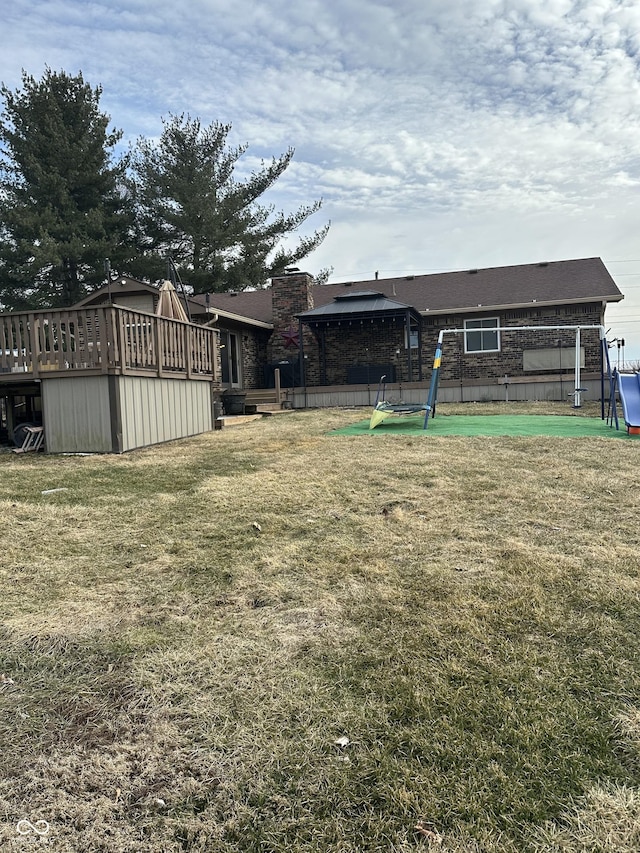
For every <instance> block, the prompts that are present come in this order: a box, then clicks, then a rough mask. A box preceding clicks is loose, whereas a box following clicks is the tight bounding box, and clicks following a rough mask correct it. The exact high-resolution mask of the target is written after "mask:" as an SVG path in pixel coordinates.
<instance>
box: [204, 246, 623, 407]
mask: <svg viewBox="0 0 640 853" xmlns="http://www.w3.org/2000/svg"><path fill="white" fill-rule="evenodd" d="M622 298H623V296H622V293H621V292H620V290H619V289H618V287H617V286H616V284H615V282H614V281H613V279H612V278H611V276H610V275H609V273H608V271H607V269H606V267H605V266H604V264H603V263H602V261H601V260H600V259H599V258H584V259H577V260H568V261H556V262H542V263H537V264H525V265H518V266H506V267H494V268H490V269H471V270H464V271H459V272H450V273H439V274H431V275H416V276H404V277H398V278H388V279H378V278H377V277H376V278H374V279H373V280H369V281H358V282H345V283H341V284H323V285H318V284H315V282H314V281H313V278H312V277H311V276H310V275H309V274H307V273H305V272H300V271H299V270H291V271H289V272H288V273H287V274H286V275H284V276H281V277H279V278H274V279H273V281H272V285H271V287H270V288H269V289H267V290H257V291H243V292H240V293H215V294H210V295H208V296H206V297H205V296H196V297H193V299H194V301H196V302H199V303H200V304H201V306H202V307H205V304H206V306H207V307H208V310H210V311H215V312H218V315H219V318H220V321H221V322H223V321H224V322H225V323H228V321H229V320H230V319H233V323H234V326H233V328H231V326H229V325H228V326H227V334H228V335H229V338H228V340H232V341H233V342H234V343H233V347H234V353H235V357H236V359H237V364H236V371H237V373H236V376H237V381H238V383H239V384H241V385H243V386H244V387H245V388H247V389H252V388H263V387H269V386H270V385H273V374H274V370H275V368H276V367H278V368H279V369H280V372H281V375H282V381H283V384H287V385H289V386H290V387H291V388H292V391H291V399H292V402H293V405H294V407H303V406H323V405H366V404H369V403H371V402H372V399H373V398H374V397H375V390H376V385H377V382H378V380H379V378H380V377H381V376H382V375H385V376H386V377H387V382H391V383H394V384H395V385H396V387H397V390H398V392H399V393H400V392H401V393H402V396H403V398H404V399H406V400H407V401H409V402H419V401H420V400H421V399H422V400H423V399H424V398H425V393H426V391H425V386H427V385H428V381H429V376H430V373H431V365H432V361H433V356H434V352H435V348H436V342H437V338H438V334H439V332H440V331H441V330H442V329H459V330H461V331H460V332H459V333H456V334H451V335H448V336H447V338H446V340H445V346H444V352H443V359H442V368H441V374H440V376H441V378H440V393H439V399H440V400H442V401H448V400H449V401H457V400H464V401H470V400H485V399H487V400H488V399H496V400H504V399H505V397H506V396H507V395H508V397H509V398H510V399H566V398H567V395H568V393H569V392H570V391H571V390H572V387H573V386H572V382H573V371H574V367H575V361H576V358H575V355H576V353H575V346H576V336H575V331H574V329H575V328H576V327H577V326H582V327H588V326H601V325H603V324H604V315H605V309H606V306H607V304H608V303H610V302H618V301H620V300H621V299H622ZM551 326H556V327H557V326H560V327H571V328H561V329H547V330H546V331H545V327H551ZM522 327H535V328H533V329H527V328H525V329H523V328H522ZM508 329H513V332H510V331H505V330H508ZM601 355H602V350H601V346H600V341H599V333H598V331H597V330H596V329H586V330H585V331H584V333H583V334H582V335H581V339H580V364H581V368H582V373H581V380H582V384H583V385H584V387H586V388H587V389H588V393H589V395H590V396H591V397H592V398H599V397H600V393H601V392H600V381H599V380H600V376H601Z"/></svg>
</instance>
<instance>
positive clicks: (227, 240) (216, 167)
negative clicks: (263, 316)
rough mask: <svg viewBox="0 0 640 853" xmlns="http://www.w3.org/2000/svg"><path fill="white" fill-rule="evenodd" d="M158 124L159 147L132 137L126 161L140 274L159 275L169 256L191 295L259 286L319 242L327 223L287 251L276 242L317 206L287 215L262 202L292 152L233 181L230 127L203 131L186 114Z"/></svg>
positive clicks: (235, 156)
mask: <svg viewBox="0 0 640 853" xmlns="http://www.w3.org/2000/svg"><path fill="white" fill-rule="evenodd" d="M163 124H164V127H163V131H162V134H161V137H160V140H159V142H157V143H154V142H152V141H149V140H146V139H140V140H138V143H137V146H136V148H135V150H134V152H133V154H132V159H131V167H132V168H131V180H130V192H131V195H132V197H133V198H134V200H135V208H136V221H137V226H136V227H137V232H138V240H139V244H140V247H141V255H140V256H139V258H138V261H137V263H138V264H139V270H138V271H139V274H141V275H146V276H149V275H152V276H153V275H155V276H158V277H159V276H161V275H162V274H163V270H164V264H165V260H166V258H167V256H170V257H171V259H172V261H173V263H174V264H175V266H176V268H177V270H178V272H179V274H180V276H181V278H182V279H183V281H184V282H185V283H188V284H189V285H190V286H191V287H192V288H193V290H194V292H195V293H203V292H206V291H216V290H218V291H221V290H242V289H245V288H248V287H262V286H264V285H265V284H266V283H267V279H269V278H270V277H271V276H273V275H278V274H280V273H282V272H283V271H284V269H285V268H286V267H287V266H290V265H291V264H295V263H297V262H299V261H300V260H302V259H303V258H305V257H306V256H307V255H309V254H310V253H311V252H312V251H313V250H314V249H315V248H316V247H317V246H319V245H320V243H321V242H322V241H323V240H324V238H325V236H326V234H327V232H328V229H329V225H328V224H327V225H325V226H324V227H323V228H321V229H319V230H317V231H315V232H314V233H313V234H312V235H311V236H307V237H301V238H298V241H297V243H296V244H295V245H294V246H293V247H285V246H283V245H282V240H283V238H286V237H288V236H290V235H292V234H293V233H294V232H296V231H297V230H298V228H299V227H300V226H301V225H302V224H303V223H304V222H305V221H306V220H307V219H308V217H310V216H311V215H312V214H314V213H316V212H317V211H318V210H319V209H320V207H321V204H322V203H321V201H316V202H313V203H312V204H309V205H305V206H303V207H301V208H300V209H299V210H297V211H296V212H294V213H292V214H285V213H282V212H276V211H275V210H274V209H273V207H271V206H266V205H264V204H262V203H261V202H260V199H261V198H262V196H263V195H264V193H265V192H266V191H267V190H268V189H269V188H270V187H272V186H273V184H274V183H275V182H276V181H277V179H278V178H279V177H280V176H281V175H282V174H283V172H284V171H285V170H286V169H287V167H288V166H289V164H290V163H291V159H292V157H293V153H294V152H293V149H291V148H290V149H289V150H287V151H286V152H285V153H284V154H283V155H282V156H281V157H276V158H274V159H273V160H272V161H271V162H270V163H263V164H262V166H261V168H260V169H258V170H257V171H254V172H253V173H252V174H251V175H250V176H249V177H248V178H244V179H238V178H237V177H236V176H235V169H236V166H237V164H238V160H239V159H240V158H241V157H242V155H243V154H244V153H245V151H246V150H247V146H246V145H243V146H240V147H238V148H233V147H230V146H229V145H228V144H227V139H228V136H229V132H230V130H231V125H228V124H221V123H219V122H214V123H212V124H211V125H209V126H208V127H203V126H202V125H201V123H200V121H199V120H198V119H191V118H190V117H189V116H184V115H181V116H170V117H169V119H168V120H166V121H164V122H163Z"/></svg>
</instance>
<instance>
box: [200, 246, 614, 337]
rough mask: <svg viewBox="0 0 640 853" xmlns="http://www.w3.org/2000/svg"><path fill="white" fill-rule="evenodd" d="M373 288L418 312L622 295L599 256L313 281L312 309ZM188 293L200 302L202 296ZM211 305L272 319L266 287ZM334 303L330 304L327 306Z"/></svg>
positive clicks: (213, 299)
mask: <svg viewBox="0 0 640 853" xmlns="http://www.w3.org/2000/svg"><path fill="white" fill-rule="evenodd" d="M366 291H369V292H371V291H374V292H376V293H380V294H382V295H383V296H386V297H388V298H390V299H398V300H401V302H403V303H405V304H406V305H409V306H411V307H412V308H415V309H416V310H417V311H418V312H420V313H421V314H427V313H429V314H454V313H469V312H471V311H474V312H477V311H492V310H494V311H495V310H504V309H506V308H526V307H531V306H532V305H533V304H534V303H535V304H537V305H538V306H544V305H559V304H560V305H561V304H574V303H578V302H619V301H620V300H621V299H623V298H624V297H623V295H622V293H621V292H620V290H619V289H618V287H617V285H616V283H615V282H614V280H613V279H612V278H611V275H610V274H609V272H608V270H607V268H606V267H605V265H604V264H603V263H602V261H601V260H600V258H581V259H577V260H568V261H552V262H549V263H546V262H543V263H537V264H520V265H517V266H508V267H490V268H488V269H478V270H460V271H458V272H447V273H434V274H429V275H416V276H403V277H398V278H387V279H373V280H369V281H357V282H344V283H342V284H321V285H320V284H316V285H314V286H313V299H314V309H313V310H314V311H316V310H317V309H319V308H321V307H322V306H326V305H328V304H329V303H333V302H334V300H336V299H339V298H340V297H341V296H343V295H347V294H354V293H358V292H366ZM193 299H194V300H195V301H197V302H200V303H201V304H204V302H205V297H204V296H196V297H193ZM209 299H210V303H209V304H210V306H211V308H212V309H214V310H217V311H221V312H231V313H232V314H234V315H235V316H236V317H245V318H247V319H248V320H249V321H251V320H254V321H259V322H260V323H267V324H271V323H273V311H272V305H271V290H269V289H266V290H253V291H248V290H247V291H242V292H239V293H212V294H210V296H209ZM332 307H334V306H332Z"/></svg>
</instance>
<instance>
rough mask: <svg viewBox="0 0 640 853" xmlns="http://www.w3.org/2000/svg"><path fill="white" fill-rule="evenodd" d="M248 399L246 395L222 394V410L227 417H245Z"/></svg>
mask: <svg viewBox="0 0 640 853" xmlns="http://www.w3.org/2000/svg"><path fill="white" fill-rule="evenodd" d="M246 399H247V395H246V394H241V393H235V392H234V393H232V394H222V395H221V397H220V400H221V401H222V408H223V410H224V413H225V415H244V404H245V400H246Z"/></svg>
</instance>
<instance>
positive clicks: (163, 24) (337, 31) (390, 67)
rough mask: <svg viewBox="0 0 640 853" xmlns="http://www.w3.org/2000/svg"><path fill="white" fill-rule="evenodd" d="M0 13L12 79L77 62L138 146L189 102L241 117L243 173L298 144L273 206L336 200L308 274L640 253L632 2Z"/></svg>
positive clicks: (639, 87) (314, 0) (209, 1)
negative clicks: (245, 147)
mask: <svg viewBox="0 0 640 853" xmlns="http://www.w3.org/2000/svg"><path fill="white" fill-rule="evenodd" d="M4 15H5V22H4V24H5V25H4V33H5V44H4V49H3V53H2V55H1V56H0V79H2V80H4V81H5V83H7V84H8V85H9V86H10V87H15V86H18V85H19V83H20V69H21V68H22V67H24V68H26V69H27V71H29V72H30V73H32V74H34V75H35V76H39V75H40V74H41V72H42V70H43V69H44V66H45V64H48V65H50V66H51V67H53V68H55V69H57V68H65V70H68V71H70V72H75V71H77V70H78V69H82V71H83V73H84V75H85V79H87V80H88V81H89V82H91V83H93V84H98V83H100V84H102V85H103V87H104V94H103V99H102V103H103V106H104V107H105V109H106V110H107V111H108V112H109V113H110V114H111V116H112V121H113V124H114V125H115V126H117V127H121V128H123V130H124V131H125V135H126V138H127V139H128V140H133V139H135V138H136V136H138V135H139V134H143V135H145V136H151V137H153V136H156V135H158V134H159V133H160V130H161V123H160V117H161V116H163V115H165V116H166V115H167V114H168V113H170V112H171V113H181V112H189V113H190V114H191V115H194V116H195V115H197V116H200V117H201V119H202V120H203V121H204V122H205V123H208V122H210V121H213V120H220V121H223V122H231V123H232V124H233V131H232V134H231V138H230V141H231V142H232V143H234V144H237V143H240V142H248V143H249V151H248V153H247V155H246V158H243V159H245V160H246V164H245V167H246V168H251V165H252V164H253V163H257V162H259V160H260V158H270V157H271V156H272V155H278V154H280V153H282V152H283V151H284V150H285V149H286V148H287V147H289V146H290V145H292V146H294V147H295V149H296V154H295V158H294V161H293V164H292V165H291V167H290V168H289V170H288V171H287V173H285V175H284V176H283V178H282V179H281V181H279V182H278V184H277V185H276V187H275V188H274V190H273V191H272V193H271V197H270V200H271V201H272V202H273V203H274V204H275V205H276V207H278V208H283V209H290V208H292V207H296V206H299V205H300V204H303V203H306V202H309V201H311V200H313V199H316V198H319V197H323V198H324V202H325V204H324V210H323V212H322V213H320V214H318V216H317V219H318V220H319V222H318V223H314V222H309V223H308V227H309V228H310V229H311V230H313V228H315V227H318V224H321V222H322V221H324V219H323V216H326V217H330V218H331V219H332V221H333V227H332V231H331V232H330V236H329V238H328V239H327V241H326V242H325V244H324V246H323V247H322V248H321V249H320V250H318V252H317V253H316V255H314V256H313V265H314V266H315V265H316V264H317V265H318V266H326V265H333V266H334V267H335V268H336V271H338V270H341V271H343V272H344V274H345V275H350V274H355V273H357V272H358V270H361V269H362V270H365V271H366V270H370V268H372V267H373V268H374V269H375V268H379V269H383V268H395V267H397V266H400V267H410V268H411V269H412V271H420V269H421V268H422V269H423V270H426V269H431V268H434V267H435V268H442V267H444V268H455V267H457V266H462V268H464V267H466V266H470V267H471V266H473V267H475V266H481V265H485V264H486V265H493V264H497V263H517V262H519V261H522V262H526V261H529V260H539V259H545V258H546V259H549V260H552V259H557V258H560V257H563V256H566V257H575V256H580V255H583V256H587V255H589V256H590V255H601V256H603V257H605V259H606V256H607V255H609V256H610V257H611V258H612V259H613V258H616V257H617V259H623V258H624V256H626V257H627V258H633V257H636V255H637V252H636V250H635V248H634V246H635V233H637V226H638V225H639V224H640V223H639V222H638V214H637V213H636V206H637V184H638V182H639V181H640V75H639V71H638V58H639V57H640V4H638V3H637V2H636V0H588V2H586V0H585V1H584V2H583V0H580V2H578V0H483V2H481V3H480V2H478V0H429V2H428V3H425V2H424V0H342V2H341V3H326V2H324V0H308V2H305V3H304V4H292V3H291V2H290V0H259V2H258V0H190V2H189V3H186V4H175V3H169V2H168V0H156V2H153V3H151V2H150V0H129V2H127V3H124V2H118V0H111V1H110V2H106V0H101V1H99V0H95V1H94V2H78V0H46V2H44V0H29V2H27V0H15V2H13V3H12V4H9V6H8V7H7V9H6V10H5V12H4ZM313 218H316V217H313ZM313 218H312V219H313ZM310 260H311V259H310ZM638 269H639V270H640V264H639V267H638ZM623 283H624V280H623ZM638 339H639V341H640V325H639V326H638Z"/></svg>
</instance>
